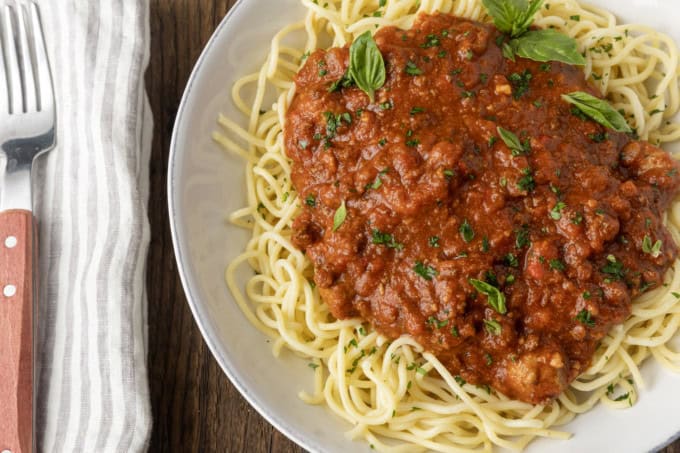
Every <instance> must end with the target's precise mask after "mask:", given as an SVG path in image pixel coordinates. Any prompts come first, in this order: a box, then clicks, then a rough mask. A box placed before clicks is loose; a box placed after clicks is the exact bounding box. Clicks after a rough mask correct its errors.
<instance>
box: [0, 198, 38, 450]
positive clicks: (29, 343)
mask: <svg viewBox="0 0 680 453" xmlns="http://www.w3.org/2000/svg"><path fill="white" fill-rule="evenodd" d="M33 232H34V222H33V214H32V213H31V212H30V211H18V210H17V211H5V212H2V213H0V452H4V451H5V450H7V451H10V452H12V453H32V451H33V290H34V288H33V283H34V275H33V258H34V252H35V250H36V249H37V248H36V247H35V243H34V234H33Z"/></svg>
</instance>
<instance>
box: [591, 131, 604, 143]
mask: <svg viewBox="0 0 680 453" xmlns="http://www.w3.org/2000/svg"><path fill="white" fill-rule="evenodd" d="M588 138H589V139H591V140H592V141H594V142H595V143H603V142H606V141H607V140H609V134H608V133H606V132H599V133H597V134H588Z"/></svg>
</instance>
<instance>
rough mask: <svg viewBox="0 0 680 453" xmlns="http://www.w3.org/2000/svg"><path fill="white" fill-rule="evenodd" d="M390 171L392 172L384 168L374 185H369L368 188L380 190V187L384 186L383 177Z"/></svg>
mask: <svg viewBox="0 0 680 453" xmlns="http://www.w3.org/2000/svg"><path fill="white" fill-rule="evenodd" d="M389 171H390V169H389V168H384V169H382V170H381V171H380V172H379V173H378V175H377V176H376V177H375V180H374V181H373V183H371V184H369V185H368V188H370V189H374V190H377V189H379V188H380V186H382V179H381V176H384V175H386V174H387V173H388V172H389Z"/></svg>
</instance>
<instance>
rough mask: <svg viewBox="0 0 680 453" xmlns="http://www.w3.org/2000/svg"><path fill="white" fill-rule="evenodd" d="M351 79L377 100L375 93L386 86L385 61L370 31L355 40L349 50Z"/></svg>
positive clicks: (372, 99)
mask: <svg viewBox="0 0 680 453" xmlns="http://www.w3.org/2000/svg"><path fill="white" fill-rule="evenodd" d="M348 74H349V77H350V79H351V80H352V81H353V82H354V83H355V84H356V85H357V86H358V87H359V88H361V90H362V91H363V92H364V93H366V94H367V95H368V97H369V98H370V100H371V102H373V101H374V100H375V91H376V90H377V89H379V88H381V87H382V86H383V85H384V84H385V77H386V72H385V61H384V60H383V57H382V54H381V53H380V49H378V46H377V44H376V43H375V40H374V39H373V36H371V32H370V31H366V32H365V33H363V34H361V35H360V36H359V37H358V38H357V39H355V40H354V42H353V43H352V45H351V47H350V48H349V70H348Z"/></svg>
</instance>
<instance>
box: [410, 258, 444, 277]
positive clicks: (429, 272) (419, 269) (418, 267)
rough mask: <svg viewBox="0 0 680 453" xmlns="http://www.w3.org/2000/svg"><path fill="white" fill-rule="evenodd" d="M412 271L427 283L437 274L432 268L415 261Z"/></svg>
mask: <svg viewBox="0 0 680 453" xmlns="http://www.w3.org/2000/svg"><path fill="white" fill-rule="evenodd" d="M413 271H414V272H415V273H416V274H418V275H420V276H421V277H423V278H424V279H425V280H428V281H429V280H432V279H433V278H434V277H436V276H437V274H438V272H437V270H436V269H435V268H434V267H432V266H427V265H425V264H423V262H422V261H416V264H415V266H413Z"/></svg>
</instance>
